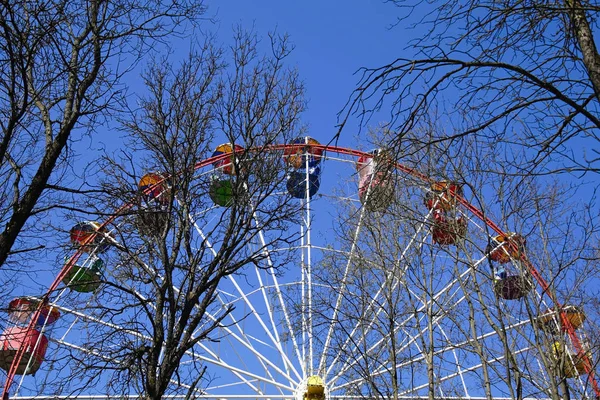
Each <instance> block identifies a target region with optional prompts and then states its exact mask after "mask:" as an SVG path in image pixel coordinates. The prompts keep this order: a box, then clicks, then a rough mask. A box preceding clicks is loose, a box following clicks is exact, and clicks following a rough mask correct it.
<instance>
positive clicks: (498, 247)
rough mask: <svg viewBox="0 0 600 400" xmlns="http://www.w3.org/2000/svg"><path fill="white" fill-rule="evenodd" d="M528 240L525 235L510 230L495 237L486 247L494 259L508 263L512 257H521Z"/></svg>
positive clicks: (490, 256) (491, 258)
mask: <svg viewBox="0 0 600 400" xmlns="http://www.w3.org/2000/svg"><path fill="white" fill-rule="evenodd" d="M525 244H526V240H525V238H524V237H523V236H521V235H519V234H517V233H512V232H509V233H507V234H505V235H498V236H496V237H494V239H493V241H492V243H490V244H489V245H488V247H487V249H486V252H487V253H488V254H489V258H490V260H492V261H496V262H499V263H501V264H506V263H507V262H509V261H510V260H511V259H519V258H520V257H521V255H522V254H523V252H524V251H525Z"/></svg>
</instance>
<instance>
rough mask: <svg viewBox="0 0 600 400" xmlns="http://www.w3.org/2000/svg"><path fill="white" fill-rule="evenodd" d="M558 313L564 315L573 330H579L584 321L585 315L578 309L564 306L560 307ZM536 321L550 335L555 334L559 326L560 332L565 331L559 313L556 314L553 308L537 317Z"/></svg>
mask: <svg viewBox="0 0 600 400" xmlns="http://www.w3.org/2000/svg"><path fill="white" fill-rule="evenodd" d="M560 311H561V312H563V313H564V314H565V317H566V318H567V320H568V321H569V323H570V324H571V326H572V327H573V329H577V328H579V327H580V326H581V325H582V324H583V322H584V321H585V318H586V316H585V313H584V312H583V310H582V309H581V308H580V307H577V306H572V305H565V306H562V308H561V309H560ZM537 321H538V323H539V324H540V327H542V329H544V330H545V331H548V332H551V333H557V332H558V327H559V326H560V327H561V330H566V327H565V326H564V323H563V320H562V318H561V315H560V313H558V312H556V311H555V309H554V308H550V309H548V310H546V312H544V313H543V314H542V315H541V316H539V317H538V319H537Z"/></svg>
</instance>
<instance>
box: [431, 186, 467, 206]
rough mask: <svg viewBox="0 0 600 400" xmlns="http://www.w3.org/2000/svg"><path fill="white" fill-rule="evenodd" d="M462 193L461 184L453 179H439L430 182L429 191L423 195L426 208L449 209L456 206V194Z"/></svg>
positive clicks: (460, 194)
mask: <svg viewBox="0 0 600 400" xmlns="http://www.w3.org/2000/svg"><path fill="white" fill-rule="evenodd" d="M462 195H463V188H462V184H460V183H458V182H455V181H439V182H433V183H432V184H431V191H430V192H428V193H427V194H426V195H425V206H426V207H427V208H428V209H430V210H431V209H436V210H444V211H450V210H452V209H454V208H455V207H456V204H457V196H461V197H462Z"/></svg>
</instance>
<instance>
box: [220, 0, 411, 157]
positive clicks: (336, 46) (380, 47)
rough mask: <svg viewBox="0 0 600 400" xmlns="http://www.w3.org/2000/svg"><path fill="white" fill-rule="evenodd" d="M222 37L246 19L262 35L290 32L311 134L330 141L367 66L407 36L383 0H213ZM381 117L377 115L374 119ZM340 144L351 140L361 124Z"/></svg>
mask: <svg viewBox="0 0 600 400" xmlns="http://www.w3.org/2000/svg"><path fill="white" fill-rule="evenodd" d="M208 5H209V14H215V13H216V19H217V23H216V25H215V26H214V27H213V29H215V30H216V32H217V33H218V35H219V39H220V40H222V41H226V40H228V39H229V38H230V37H231V32H232V27H233V26H234V25H236V24H241V25H242V26H243V27H246V28H252V27H253V26H254V29H255V31H256V32H257V34H259V35H260V36H266V35H267V33H268V32H270V31H273V30H275V29H276V30H277V32H279V33H287V34H289V35H290V38H291V41H292V42H293V43H294V44H295V46H296V49H295V51H294V52H293V54H292V56H291V57H290V59H289V62H290V65H292V66H295V67H297V68H298V70H299V73H300V77H301V79H302V80H303V81H304V82H305V85H306V93H307V100H308V111H307V112H306V114H305V115H304V121H305V123H307V124H308V126H309V135H310V136H313V137H314V138H316V139H318V140H319V141H321V142H322V143H323V142H327V141H328V139H329V138H331V136H332V135H333V134H334V133H335V126H336V124H337V120H336V118H337V113H338V112H339V111H340V110H341V108H342V107H343V105H344V103H345V102H346V100H347V99H348V96H349V95H350V93H351V91H352V90H353V89H354V88H355V86H356V83H357V81H358V76H357V75H354V73H355V72H356V71H357V70H358V69H359V68H360V67H362V66H371V67H374V66H380V65H383V64H385V63H387V62H390V61H392V60H393V59H394V58H396V57H398V56H400V55H401V54H402V51H403V48H404V46H405V43H406V41H407V39H408V36H407V31H406V30H404V29H402V27H400V26H396V27H394V28H393V29H391V30H390V28H391V26H392V25H393V24H394V23H395V22H396V18H397V16H399V15H400V12H401V10H400V9H398V8H397V7H395V6H394V5H392V4H389V3H384V1H383V0H308V1H285V0H222V1H215V0H209V2H208ZM375 122H376V121H374V123H375ZM349 128H350V129H348V130H346V131H345V134H344V135H343V137H342V138H341V140H340V142H339V144H340V145H345V146H352V145H353V144H354V141H353V139H354V135H355V132H356V129H357V125H356V124H354V125H351V126H350V127H349Z"/></svg>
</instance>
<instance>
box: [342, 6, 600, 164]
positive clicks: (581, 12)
mask: <svg viewBox="0 0 600 400" xmlns="http://www.w3.org/2000/svg"><path fill="white" fill-rule="evenodd" d="M389 3H392V4H393V5H395V6H397V7H398V15H399V18H398V26H402V27H406V26H408V27H412V28H413V30H412V32H414V34H415V36H414V39H413V40H412V41H411V42H410V43H409V44H408V45H407V47H406V48H405V49H404V50H403V51H402V53H403V54H402V55H400V56H396V55H394V54H393V53H392V54H390V57H392V58H393V61H391V62H390V63H389V64H387V65H383V66H380V67H373V68H371V67H368V68H363V69H362V70H361V75H360V82H359V83H358V86H357V89H356V90H355V91H354V93H353V95H352V96H351V98H350V99H349V101H348V103H347V105H346V107H345V109H344V110H343V114H342V121H341V125H342V126H344V125H345V124H346V121H348V117H349V116H350V115H352V114H356V115H358V116H360V117H361V118H363V122H364V121H366V120H368V119H369V118H370V116H371V115H373V113H374V112H376V111H382V112H385V113H387V112H388V111H389V113H390V114H389V115H386V116H385V117H384V118H386V119H388V120H390V121H391V122H390V129H392V130H395V131H396V132H397V137H396V138H395V139H394V143H395V144H396V145H400V143H401V142H402V138H403V137H404V136H405V135H406V134H407V133H408V132H410V131H411V130H414V129H419V128H418V127H419V125H421V124H422V123H423V122H424V121H426V119H427V118H428V116H429V115H430V114H436V115H442V116H444V118H446V119H447V121H448V123H447V129H446V130H445V131H443V132H442V131H440V132H438V134H436V135H434V136H433V137H432V138H428V139H429V140H430V141H431V142H433V143H436V142H440V141H459V140H461V138H464V137H465V136H467V135H471V134H476V135H477V136H478V137H479V138H480V140H481V141H482V142H483V141H484V140H485V141H486V142H487V143H489V145H493V146H501V145H503V144H504V145H506V146H507V147H508V149H507V151H506V154H505V155H504V159H503V160H501V161H502V162H503V163H504V165H505V167H508V166H510V167H511V168H510V172H511V173H517V174H528V173H531V172H536V173H540V174H548V173H554V172H577V173H580V174H584V173H586V172H589V173H595V172H597V171H598V160H599V158H598V154H597V152H596V151H595V150H593V148H594V147H595V146H596V145H597V143H598V129H599V128H600V120H599V118H598V111H599V97H598V87H599V86H598V83H599V81H598V68H599V67H598V65H599V64H598V60H599V59H600V56H599V54H598V49H597V46H596V44H595V41H594V35H593V32H594V31H597V30H598V26H597V13H598V7H597V6H596V5H595V4H593V3H590V2H585V1H564V2H555V3H552V2H540V1H534V2H532V3H527V4H525V3H522V2H520V1H504V2H500V3H498V2H494V1H486V0H483V1H480V0H476V1H469V2H467V3H464V2H459V1H454V0H450V1H437V2H433V3H428V2H422V1H403V0H398V1H396V0H393V1H389ZM391 32H392V33H393V32H394V30H392V31H391ZM405 54H408V55H405ZM413 144H416V143H413ZM419 145H420V146H426V145H428V143H420V144H419Z"/></svg>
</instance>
